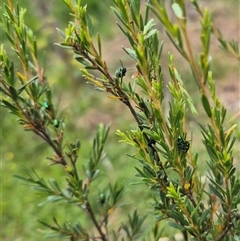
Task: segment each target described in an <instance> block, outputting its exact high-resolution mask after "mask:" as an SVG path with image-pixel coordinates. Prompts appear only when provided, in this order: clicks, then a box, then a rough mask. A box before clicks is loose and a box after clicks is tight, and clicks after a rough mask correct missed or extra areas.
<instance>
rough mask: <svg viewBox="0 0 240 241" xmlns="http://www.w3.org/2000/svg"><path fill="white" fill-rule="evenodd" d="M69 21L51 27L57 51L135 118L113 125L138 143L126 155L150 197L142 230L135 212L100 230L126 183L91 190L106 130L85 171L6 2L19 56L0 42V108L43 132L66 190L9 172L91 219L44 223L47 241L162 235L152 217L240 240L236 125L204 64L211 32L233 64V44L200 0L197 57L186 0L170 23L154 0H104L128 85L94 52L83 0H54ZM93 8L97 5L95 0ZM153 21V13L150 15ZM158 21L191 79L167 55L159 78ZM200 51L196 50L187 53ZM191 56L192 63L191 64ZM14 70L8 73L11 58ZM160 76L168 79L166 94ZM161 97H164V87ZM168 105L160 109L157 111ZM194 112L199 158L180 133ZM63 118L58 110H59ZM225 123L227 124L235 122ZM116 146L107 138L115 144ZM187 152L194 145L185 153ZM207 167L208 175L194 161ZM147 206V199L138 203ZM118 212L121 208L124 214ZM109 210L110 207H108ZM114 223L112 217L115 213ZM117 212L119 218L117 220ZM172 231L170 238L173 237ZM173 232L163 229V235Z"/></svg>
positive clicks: (29, 37)
mask: <svg viewBox="0 0 240 241" xmlns="http://www.w3.org/2000/svg"><path fill="white" fill-rule="evenodd" d="M63 2H64V3H65V4H66V5H67V7H68V8H69V11H70V13H71V15H72V18H73V21H71V22H69V24H68V27H67V29H66V30H65V31H62V30H60V29H59V28H57V32H58V33H59V35H60V36H61V37H62V39H63V41H62V42H60V43H57V45H58V46H60V47H62V48H66V49H68V50H70V51H71V53H72V54H73V57H74V58H75V60H76V61H78V62H79V63H80V64H81V66H82V67H81V73H82V75H83V76H84V78H85V79H86V80H87V81H88V83H90V84H92V85H93V86H94V88H95V89H96V90H97V91H100V92H107V93H108V95H109V97H110V98H111V99H114V100H117V101H120V102H122V103H123V104H124V105H125V107H126V108H127V109H129V111H130V112H131V115H132V116H133V118H134V120H135V122H136V125H135V126H132V127H131V128H130V129H129V130H128V131H126V132H123V131H121V130H117V131H116V133H117V135H118V136H119V137H120V138H121V142H126V143H127V144H129V145H132V146H134V147H135V148H136V150H137V153H136V155H134V156H129V158H134V159H136V160H137V161H138V164H137V165H136V167H135V169H136V172H137V174H136V175H137V177H138V178H139V180H140V183H141V184H145V185H144V186H143V187H145V188H149V189H150V190H151V194H152V209H153V211H154V214H152V215H153V216H154V218H155V220H156V221H155V225H154V227H152V228H151V229H146V227H145V226H144V225H143V224H144V220H145V218H146V216H143V217H142V216H140V215H139V214H138V211H137V210H133V212H132V214H131V215H130V214H129V215H128V219H127V221H124V223H122V224H121V225H120V226H119V227H116V228H115V227H114V228H112V226H111V225H110V224H111V222H110V221H109V219H110V218H111V217H112V216H114V213H116V209H117V208H119V207H121V206H123V205H124V202H123V201H121V200H122V199H123V196H124V195H123V194H124V188H126V186H125V185H124V184H123V185H120V184H119V183H118V182H116V183H115V184H112V183H110V184H109V185H108V186H106V187H105V188H104V189H103V190H101V191H99V189H97V188H96V186H93V183H97V182H98V180H99V178H103V177H100V170H99V168H100V165H101V163H102V161H103V160H104V159H105V158H106V155H105V152H104V145H105V142H106V139H107V136H108V132H109V127H106V126H104V125H103V124H100V125H99V128H98V131H97V134H96V137H95V139H94V140H93V147H92V151H91V154H90V156H89V161H88V163H87V165H83V171H84V176H83V174H82V172H81V171H80V170H79V166H78V165H77V161H78V156H79V154H78V152H79V150H80V141H79V140H77V141H75V142H73V143H65V142H64V135H65V122H64V118H63V116H62V114H61V113H59V112H58V110H57V107H56V105H54V102H53V90H52V87H51V86H50V85H49V82H48V81H47V77H46V76H45V73H44V68H43V67H42V66H40V64H39V61H38V59H39V55H40V53H39V52H38V47H37V43H38V41H37V38H36V37H35V36H34V33H33V31H32V30H31V29H30V28H28V27H27V25H25V23H24V10H23V9H21V8H20V7H19V6H18V5H16V6H15V5H14V4H13V2H12V1H9V3H8V4H5V5H4V8H2V9H1V18H0V23H1V27H2V29H3V31H4V32H5V34H6V36H7V38H8V41H9V42H10V44H11V46H12V49H13V51H14V52H15V54H16V55H17V56H18V61H19V62H18V63H17V61H16V60H15V61H14V62H13V61H12V60H11V59H10V58H9V57H8V54H7V52H6V51H5V49H4V46H3V45H2V46H1V49H0V58H1V87H0V90H1V93H2V106H3V107H5V108H7V109H8V110H9V111H10V113H12V114H13V115H16V116H17V117H18V118H19V119H18V122H19V123H20V124H21V125H22V127H23V129H24V130H26V131H31V132H33V133H34V134H36V135H37V136H39V137H41V138H42V139H43V140H44V141H45V142H46V144H47V145H48V146H49V147H51V148H52V150H53V152H54V154H53V156H51V157H48V159H49V160H50V163H51V164H52V165H53V164H54V165H61V166H62V167H63V168H64V170H65V175H66V176H65V178H66V184H65V188H62V187H61V185H59V183H58V182H57V181H56V180H55V178H49V180H45V179H44V178H42V177H40V176H39V175H38V174H37V172H36V171H35V170H33V169H28V168H26V176H20V175H16V177H18V178H20V179H21V180H23V181H25V182H27V183H30V185H31V186H32V187H33V188H34V189H35V190H37V192H38V193H40V194H42V195H45V196H47V199H46V202H45V203H49V202H53V203H56V202H65V203H67V205H68V208H69V210H71V209H72V208H73V207H76V206H77V207H78V208H79V215H81V213H86V214H87V215H88V217H89V219H90V224H89V225H90V226H84V225H83V224H82V223H81V222H77V223H76V224H72V223H69V222H68V221H67V220H66V221H64V222H63V223H60V222H59V221H58V220H57V218H55V217H54V218H53V223H52V224H48V223H46V222H44V221H40V222H41V223H42V224H44V225H45V226H47V227H48V228H49V229H51V230H52V232H51V233H49V234H48V235H47V236H49V237H65V239H66V240H72V241H73V240H104V241H106V240H140V239H141V240H159V239H160V238H161V237H162V227H161V224H162V223H163V221H162V220H166V221H167V222H168V225H169V226H171V227H173V228H174V230H175V231H176V232H175V233H181V234H182V235H181V239H182V240H201V241H204V240H215V241H216V240H217V241H220V240H239V235H240V229H239V227H240V213H239V211H238V205H239V203H240V194H239V188H240V179H239V172H238V171H237V166H236V165H235V164H234V147H235V145H234V143H235V142H236V134H235V135H234V133H235V130H236V128H237V124H236V123H230V125H229V123H226V121H228V117H227V110H226V108H225V107H224V105H223V104H222V103H221V101H220V100H219V98H218V96H217V95H216V90H215V89H216V86H215V81H214V80H213V74H214V73H213V72H212V71H211V68H210V62H211V58H210V56H209V46H210V41H211V36H212V35H215V36H216V37H217V39H218V41H219V44H220V46H221V48H222V49H223V50H225V51H226V52H227V53H230V54H231V55H232V56H234V57H235V58H236V59H237V60H238V61H239V60H240V57H239V52H238V44H237V43H236V42H235V41H233V40H231V41H226V40H225V39H224V37H223V35H222V34H221V32H220V31H219V30H218V29H217V28H216V27H215V25H214V23H213V21H212V17H211V13H210V12H209V11H208V9H205V10H202V9H201V7H200V6H199V3H198V1H194V0H193V1H190V3H191V6H192V7H194V8H195V10H196V12H197V13H198V14H199V17H200V23H201V33H200V36H199V38H200V39H201V53H200V54H198V53H195V52H194V49H193V47H192V45H191V43H190V39H189V35H188V30H187V23H188V15H187V10H188V8H186V6H185V2H184V1H175V2H173V3H171V4H170V6H171V7H172V12H173V13H174V15H175V20H176V22H174V21H173V20H171V19H170V17H169V11H168V10H167V8H166V6H165V5H164V3H163V1H158V0H152V1H148V2H147V3H146V4H144V5H143V7H144V11H145V12H144V13H141V1H140V0H131V1H125V0H113V3H114V7H112V8H111V9H112V11H113V13H114V14H115V15H116V16H117V18H118V19H119V22H117V25H118V27H119V28H120V29H121V31H122V32H123V34H124V35H125V37H126V39H127V40H128V42H129V45H130V47H129V48H125V47H123V50H124V51H125V52H126V54H127V55H128V56H130V57H131V58H132V59H133V61H134V62H135V64H136V71H135V73H134V74H133V76H132V80H128V78H127V76H126V73H127V71H128V69H127V68H126V67H125V66H124V65H123V64H122V65H121V66H120V67H119V69H117V70H116V72H115V75H112V74H111V73H110V72H109V69H108V64H107V63H106V61H105V60H104V59H103V53H102V42H101V37H100V34H97V36H96V39H95V38H94V37H93V35H92V30H91V29H92V23H91V18H90V15H89V13H88V11H87V6H82V5H81V1H78V2H75V1H74V0H63ZM99 4H101V3H99ZM153 16H154V17H155V18H156V19H154V18H153ZM156 21H159V23H160V24H161V25H162V26H163V27H164V28H165V30H166V33H167V36H168V37H169V39H170V41H171V43H172V44H173V46H174V47H175V48H176V49H177V51H178V52H179V53H180V55H181V56H182V58H183V59H184V60H185V61H186V62H187V63H188V64H189V66H190V69H191V71H192V77H191V78H190V80H189V77H182V76H181V74H180V71H179V70H178V69H177V67H176V66H175V63H174V56H173V54H171V53H169V54H168V59H164V61H168V70H169V75H167V73H164V70H163V68H162V66H161V61H162V60H163V56H162V50H163V41H161V40H160V34H159V31H158V29H157V27H156ZM194 56H198V57H196V58H195V57H194ZM198 63H199V64H198ZM19 64H20V68H18V69H16V67H15V66H16V65H19ZM163 74H164V77H165V78H166V79H168V83H167V90H165V83H164V81H163ZM186 79H188V81H192V82H193V83H194V84H195V85H196V86H197V88H198V94H199V95H200V99H201V105H200V106H199V105H198V106H196V103H195V102H194V101H193V96H192V95H191V93H189V91H188V90H187V88H186V81H185V80H186ZM167 91H168V93H169V94H170V96H171V100H170V101H169V102H168V103H167V101H166V98H165V93H166V92H167ZM167 105H168V107H167V108H166V106H167ZM202 112H204V114H205V116H206V118H207V124H206V123H205V122H206V120H204V121H201V119H200V120H199V125H198V126H199V129H200V131H201V140H202V142H203V144H204V147H205V150H204V153H199V152H196V151H192V149H193V147H194V145H196V146H197V145H198V143H195V142H194V139H193V137H194V133H192V139H189V137H190V133H189V130H188V122H187V117H188V116H191V118H194V119H196V120H197V118H198V117H197V116H198V115H199V114H198V113H202ZM66 118H67V116H66ZM233 120H234V119H233ZM116 145H117V144H116ZM195 149H197V148H195ZM203 163H206V165H207V167H208V171H207V173H205V172H204V173H203V172H202V170H201V168H200V166H201V165H203ZM147 205H148V204H146V206H147ZM124 215H125V213H124V214H123V216H124ZM118 216H119V214H118ZM120 216H121V218H122V215H120ZM118 218H119V217H118ZM173 235H174V234H173ZM173 235H170V236H171V237H172V240H173V239H174V238H173Z"/></svg>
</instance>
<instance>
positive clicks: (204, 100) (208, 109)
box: [202, 94, 212, 118]
mask: <svg viewBox="0 0 240 241" xmlns="http://www.w3.org/2000/svg"><path fill="white" fill-rule="evenodd" d="M202 104H203V107H204V110H205V112H206V113H207V115H208V117H209V118H212V111H211V107H210V104H209V102H208V99H207V97H206V95H204V94H202Z"/></svg>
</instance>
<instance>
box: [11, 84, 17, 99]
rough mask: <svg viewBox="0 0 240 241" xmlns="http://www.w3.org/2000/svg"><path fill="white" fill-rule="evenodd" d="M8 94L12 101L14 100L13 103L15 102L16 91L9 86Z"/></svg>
mask: <svg viewBox="0 0 240 241" xmlns="http://www.w3.org/2000/svg"><path fill="white" fill-rule="evenodd" d="M9 92H10V94H11V96H12V99H13V100H14V101H17V99H18V93H17V91H16V89H15V88H14V87H13V86H11V85H10V86H9Z"/></svg>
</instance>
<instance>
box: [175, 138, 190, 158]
mask: <svg viewBox="0 0 240 241" xmlns="http://www.w3.org/2000/svg"><path fill="white" fill-rule="evenodd" d="M189 147H190V142H189V141H186V140H184V139H183V138H182V137H181V136H180V135H179V136H178V138H177V149H178V151H179V152H181V153H183V154H185V153H187V152H188V150H189Z"/></svg>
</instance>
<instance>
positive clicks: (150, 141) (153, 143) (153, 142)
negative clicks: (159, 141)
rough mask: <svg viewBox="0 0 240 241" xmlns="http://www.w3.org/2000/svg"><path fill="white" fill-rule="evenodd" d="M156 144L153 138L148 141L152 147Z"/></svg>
mask: <svg viewBox="0 0 240 241" xmlns="http://www.w3.org/2000/svg"><path fill="white" fill-rule="evenodd" d="M155 144H156V141H155V140H153V139H152V138H150V139H149V141H148V146H150V147H151V146H152V145H155Z"/></svg>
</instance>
